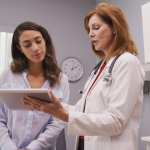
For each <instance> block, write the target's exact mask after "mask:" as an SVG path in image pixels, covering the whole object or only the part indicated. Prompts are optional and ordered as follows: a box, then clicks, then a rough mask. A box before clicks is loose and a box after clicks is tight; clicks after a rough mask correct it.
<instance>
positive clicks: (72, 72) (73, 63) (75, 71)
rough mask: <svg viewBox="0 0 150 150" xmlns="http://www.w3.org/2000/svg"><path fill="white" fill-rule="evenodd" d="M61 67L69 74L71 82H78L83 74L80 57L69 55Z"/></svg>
mask: <svg viewBox="0 0 150 150" xmlns="http://www.w3.org/2000/svg"><path fill="white" fill-rule="evenodd" d="M61 69H62V71H63V73H65V74H66V75H67V76H68V80H69V81H70V82H76V81H78V80H80V79H81V78H82V76H83V73H84V70H83V65H82V63H81V62H80V60H79V59H77V58H75V57H67V58H66V59H64V60H63V62H62V65H61Z"/></svg>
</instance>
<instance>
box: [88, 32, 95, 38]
mask: <svg viewBox="0 0 150 150" xmlns="http://www.w3.org/2000/svg"><path fill="white" fill-rule="evenodd" d="M94 35H95V34H94V32H93V31H92V30H90V31H89V38H92V37H94Z"/></svg>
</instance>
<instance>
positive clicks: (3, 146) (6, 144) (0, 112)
mask: <svg viewBox="0 0 150 150" xmlns="http://www.w3.org/2000/svg"><path fill="white" fill-rule="evenodd" d="M8 149H9V150H17V146H16V144H15V143H14V142H13V141H12V140H11V138H10V135H9V131H8V128H7V112H6V111H5V107H4V105H3V104H0V150H8Z"/></svg>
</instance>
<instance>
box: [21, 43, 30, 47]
mask: <svg viewBox="0 0 150 150" xmlns="http://www.w3.org/2000/svg"><path fill="white" fill-rule="evenodd" d="M22 46H23V47H24V48H30V47H31V46H32V43H30V42H28V43H25V44H23V45H22Z"/></svg>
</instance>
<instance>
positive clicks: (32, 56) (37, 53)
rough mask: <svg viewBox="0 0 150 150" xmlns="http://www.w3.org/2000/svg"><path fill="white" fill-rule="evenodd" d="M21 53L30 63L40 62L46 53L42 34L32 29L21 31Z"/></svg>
mask: <svg viewBox="0 0 150 150" xmlns="http://www.w3.org/2000/svg"><path fill="white" fill-rule="evenodd" d="M19 45H20V49H21V51H22V53H23V54H24V55H25V56H26V57H27V59H28V60H29V62H30V63H42V61H43V60H44V58H45V54H46V44H45V40H44V38H43V36H42V34H41V33H40V32H38V31H34V30H26V31H23V32H22V33H21V35H20V38H19Z"/></svg>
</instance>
